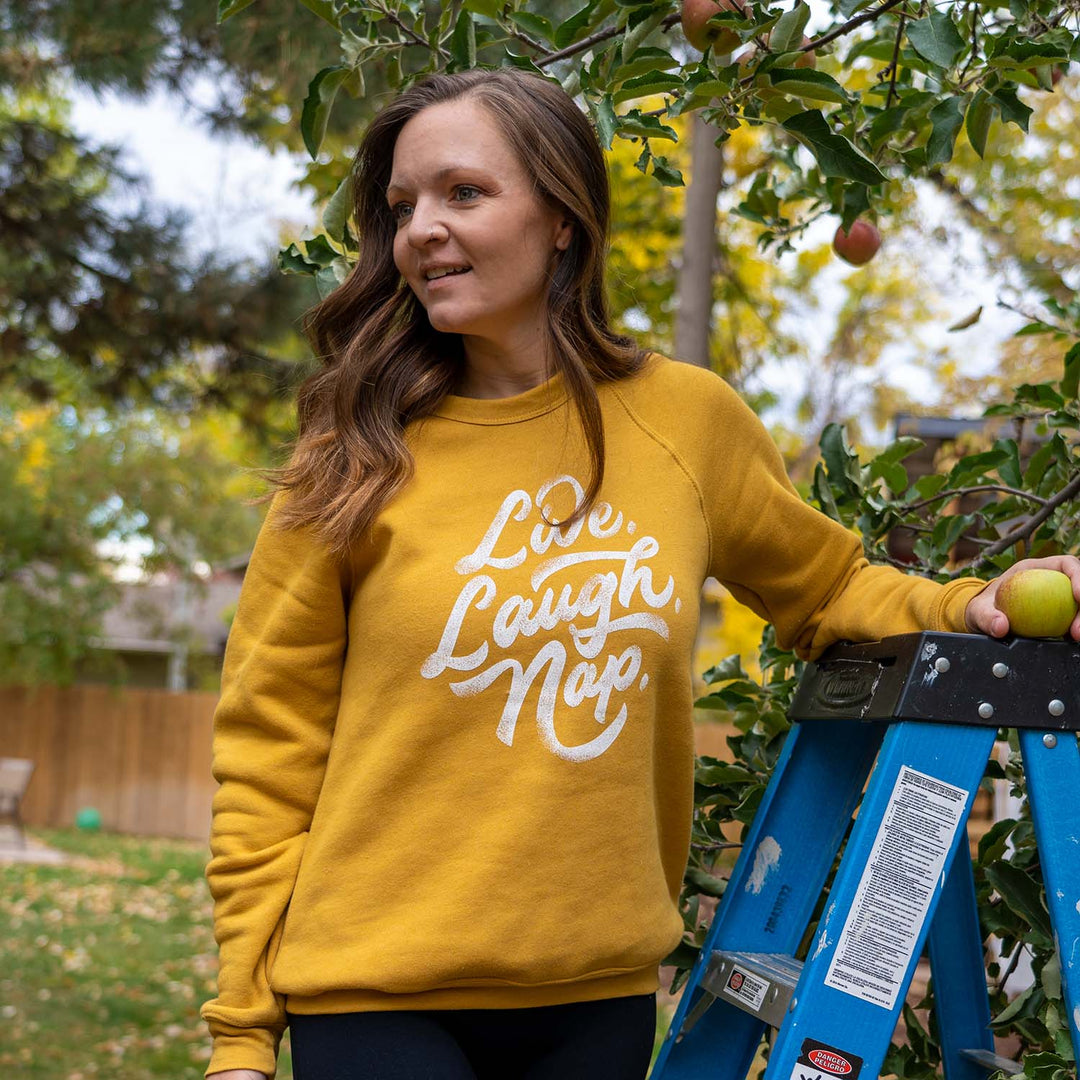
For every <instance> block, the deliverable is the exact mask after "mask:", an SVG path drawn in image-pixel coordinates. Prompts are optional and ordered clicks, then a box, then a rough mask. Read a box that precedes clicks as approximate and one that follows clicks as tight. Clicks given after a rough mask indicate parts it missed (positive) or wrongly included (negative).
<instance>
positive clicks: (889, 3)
mask: <svg viewBox="0 0 1080 1080" xmlns="http://www.w3.org/2000/svg"><path fill="white" fill-rule="evenodd" d="M902 3H904V0H885V3H884V4H882V5H881V7H877V8H874V10H873V11H864V12H863V13H862V14H861V15H856V16H855V17H854V18H853V19H848V21H847V22H846V23H844V24H843V25H842V26H838V27H837V28H836V29H835V30H830V31H829V32H828V33H827V34H822V36H821V37H819V38H815V39H814V40H813V41H811V42H810V43H809V44H808V45H807V46H806V49H807V50H810V49H816V48H818V47H819V46H821V45H828V44H829V42H830V41H835V40H836V39H837V38H838V37H843V36H844V35H845V34H847V33H850V32H851V31H852V30H854V29H855V28H856V27H858V26H862V25H863V23H868V22H873V21H874V20H875V19H877V18H880V17H881V16H882V15H884V14H885V12H886V11H890V10H891V9H892V8H894V7H896V5H897V4H902Z"/></svg>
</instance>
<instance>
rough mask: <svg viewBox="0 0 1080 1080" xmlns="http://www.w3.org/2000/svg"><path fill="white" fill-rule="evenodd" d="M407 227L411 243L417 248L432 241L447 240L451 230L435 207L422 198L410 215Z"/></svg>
mask: <svg viewBox="0 0 1080 1080" xmlns="http://www.w3.org/2000/svg"><path fill="white" fill-rule="evenodd" d="M407 228H408V231H409V243H410V244H411V245H412V246H413V247H417V248H421V247H425V246H427V245H428V244H430V243H431V242H432V241H438V240H445V239H446V238H447V236H448V235H449V230H448V229H447V227H446V225H445V224H444V223H443V222H442V221H441V220H440V219H439V216H438V214H437V213H436V212H435V208H434V207H432V206H430V205H429V204H426V203H424V202H421V201H420V200H418V201H417V203H416V205H415V206H414V207H413V212H412V213H411V214H410V215H409V224H408V226H407Z"/></svg>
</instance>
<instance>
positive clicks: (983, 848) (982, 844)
mask: <svg viewBox="0 0 1080 1080" xmlns="http://www.w3.org/2000/svg"><path fill="white" fill-rule="evenodd" d="M1015 828H1016V821H1015V819H1013V818H1004V819H1002V820H1001V821H995V822H994V824H993V825H991V826H990V828H989V829H987V830H986V832H985V833H983V835H982V836H981V837H980V838H979V862H980V863H983V864H985V863H991V862H995V861H996V860H997V859H1000V858H1001V857H1002V856H1003V855H1004V854H1005V849H1006V847H1007V846H1008V842H1009V836H1010V835H1011V834H1012V831H1013V829H1015Z"/></svg>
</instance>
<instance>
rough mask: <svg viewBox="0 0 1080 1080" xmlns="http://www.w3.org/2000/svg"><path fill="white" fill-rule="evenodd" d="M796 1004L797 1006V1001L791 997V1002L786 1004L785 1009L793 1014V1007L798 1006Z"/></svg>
mask: <svg viewBox="0 0 1080 1080" xmlns="http://www.w3.org/2000/svg"><path fill="white" fill-rule="evenodd" d="M798 1004H799V999H798V998H796V997H793V998H792V999H791V1002H790V1003H789V1004H788V1007H787V1010H788V1012H794V1011H795V1006H796V1005H798Z"/></svg>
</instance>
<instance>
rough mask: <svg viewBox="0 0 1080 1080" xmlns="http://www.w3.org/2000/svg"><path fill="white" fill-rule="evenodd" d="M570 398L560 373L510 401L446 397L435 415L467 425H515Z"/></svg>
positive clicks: (448, 395)
mask: <svg viewBox="0 0 1080 1080" xmlns="http://www.w3.org/2000/svg"><path fill="white" fill-rule="evenodd" d="M568 396H569V395H568V393H567V390H566V383H565V380H564V379H563V375H562V372H561V371H557V372H555V374H554V375H552V376H551V378H550V379H548V380H547V381H546V382H542V383H540V384H538V385H537V386H534V387H533V388H532V389H531V390H525V391H524V392H523V393H520V394H511V395H510V397H501V398H473V397H462V396H461V395H459V394H447V395H446V396H445V397H444V398H443V399H442V401H440V402H439V405H438V407H437V408H436V409H435V413H434V415H435V416H442V417H445V418H446V419H447V420H459V421H461V422H462V423H466V424H516V423H519V422H520V421H522V420H530V419H532V418H533V417H534V416H543V415H544V413H549V412H551V411H552V410H553V409H557V408H558V407H559V406H560V405H562V403H563V402H564V401H566V399H567V397H568Z"/></svg>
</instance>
